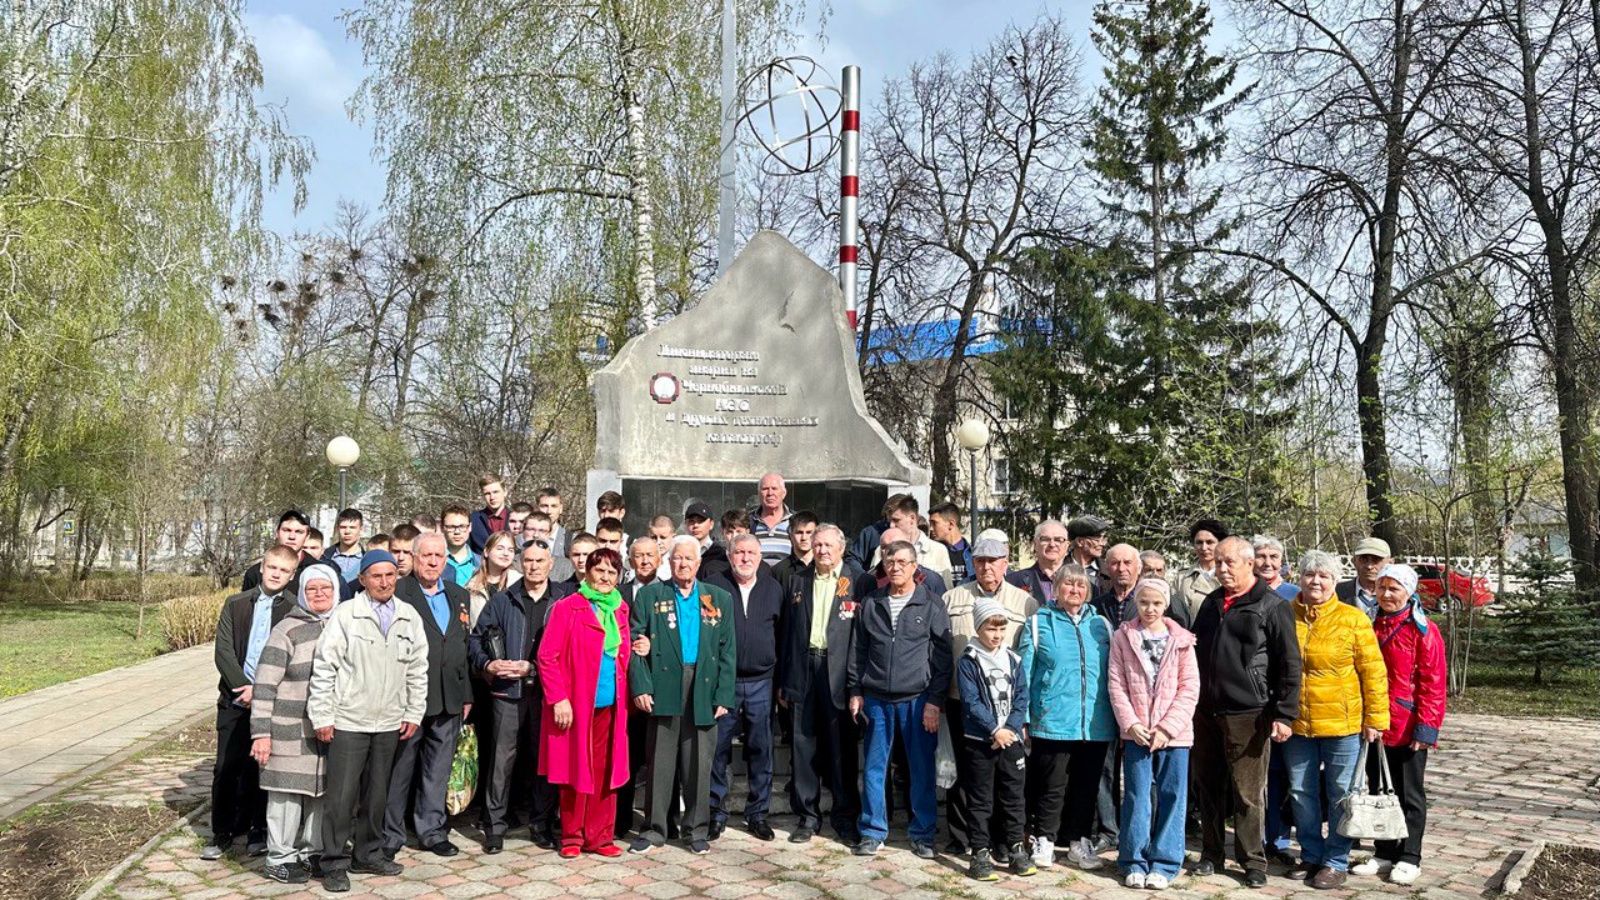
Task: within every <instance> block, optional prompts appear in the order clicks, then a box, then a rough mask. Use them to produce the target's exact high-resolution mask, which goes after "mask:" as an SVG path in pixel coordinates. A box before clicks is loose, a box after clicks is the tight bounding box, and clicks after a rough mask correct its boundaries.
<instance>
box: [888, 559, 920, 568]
mask: <svg viewBox="0 0 1600 900" xmlns="http://www.w3.org/2000/svg"><path fill="white" fill-rule="evenodd" d="M916 564H917V561H916V560H914V559H886V560H884V561H883V567H884V568H885V569H904V568H908V567H910V566H915V565H916Z"/></svg>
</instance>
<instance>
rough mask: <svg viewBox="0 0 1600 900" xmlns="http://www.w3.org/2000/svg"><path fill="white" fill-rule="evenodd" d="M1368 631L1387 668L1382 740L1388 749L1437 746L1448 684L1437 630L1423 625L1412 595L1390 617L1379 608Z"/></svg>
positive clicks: (1424, 621)
mask: <svg viewBox="0 0 1600 900" xmlns="http://www.w3.org/2000/svg"><path fill="white" fill-rule="evenodd" d="M1372 627H1373V629H1374V631H1376V632H1377V635H1378V647H1379V649H1381V650H1382V651H1383V662H1384V665H1385V666H1387V667H1388V669H1389V730H1388V731H1386V732H1384V734H1383V742H1384V743H1385V744H1386V745H1388V746H1390V747H1404V746H1407V745H1409V744H1410V743H1411V742H1412V741H1417V742H1419V743H1422V744H1426V745H1427V746H1430V747H1432V746H1435V745H1437V744H1438V743H1439V729H1440V727H1442V726H1443V725H1444V706H1445V691H1446V687H1447V686H1448V684H1449V680H1448V677H1447V675H1448V673H1447V670H1446V668H1445V666H1446V663H1445V655H1444V638H1443V637H1442V636H1440V634H1439V628H1438V626H1436V625H1434V624H1433V623H1432V622H1430V621H1428V618H1427V616H1425V615H1423V614H1422V610H1421V608H1420V607H1418V605H1417V600H1416V598H1415V597H1413V598H1412V599H1411V606H1410V607H1408V608H1407V609H1404V610H1402V611H1400V612H1398V613H1395V614H1393V615H1386V614H1384V613H1383V612H1382V611H1381V610H1380V611H1379V612H1378V620H1377V621H1376V622H1374V623H1373V625H1372Z"/></svg>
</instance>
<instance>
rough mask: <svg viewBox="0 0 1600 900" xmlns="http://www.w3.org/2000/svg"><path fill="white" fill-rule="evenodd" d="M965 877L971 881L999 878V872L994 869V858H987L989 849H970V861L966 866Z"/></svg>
mask: <svg viewBox="0 0 1600 900" xmlns="http://www.w3.org/2000/svg"><path fill="white" fill-rule="evenodd" d="M967 877H968V878H971V879H972V880H973V881H999V880H1000V873H998V872H996V871H995V870H994V860H992V859H990V858H989V851H987V850H974V851H972V862H971V863H970V864H968V866H967Z"/></svg>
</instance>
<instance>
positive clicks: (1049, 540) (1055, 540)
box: [1039, 535, 1067, 544]
mask: <svg viewBox="0 0 1600 900" xmlns="http://www.w3.org/2000/svg"><path fill="white" fill-rule="evenodd" d="M1066 542H1067V539H1066V538H1064V537H1056V536H1054V535H1048V536H1046V537H1042V538H1039V543H1041V544H1065V543H1066Z"/></svg>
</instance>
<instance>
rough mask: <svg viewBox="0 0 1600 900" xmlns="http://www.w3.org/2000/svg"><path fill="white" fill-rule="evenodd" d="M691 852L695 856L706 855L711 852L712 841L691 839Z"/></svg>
mask: <svg viewBox="0 0 1600 900" xmlns="http://www.w3.org/2000/svg"><path fill="white" fill-rule="evenodd" d="M689 852H690V853H693V854H694V855H695V856H705V855H706V854H707V853H710V852H711V843H710V842H709V841H690V842H689Z"/></svg>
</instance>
